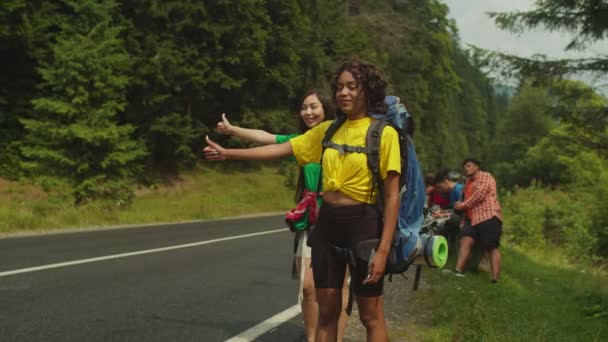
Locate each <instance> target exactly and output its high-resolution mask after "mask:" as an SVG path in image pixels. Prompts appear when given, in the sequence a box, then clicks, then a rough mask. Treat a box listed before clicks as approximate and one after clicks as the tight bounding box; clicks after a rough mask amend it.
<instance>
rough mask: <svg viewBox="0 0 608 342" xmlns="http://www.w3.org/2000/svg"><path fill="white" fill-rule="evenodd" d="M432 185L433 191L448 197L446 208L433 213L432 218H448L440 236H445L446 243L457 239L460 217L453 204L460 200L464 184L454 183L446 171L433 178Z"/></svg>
mask: <svg viewBox="0 0 608 342" xmlns="http://www.w3.org/2000/svg"><path fill="white" fill-rule="evenodd" d="M433 185H434V186H435V189H436V190H437V191H439V192H442V193H446V194H447V196H448V200H449V204H448V207H447V208H446V209H444V210H440V211H438V212H434V213H433V216H434V217H435V218H441V217H443V218H447V217H449V219H448V220H447V221H446V222H445V224H444V229H443V231H442V235H445V237H446V238H447V239H448V241H453V240H455V239H457V235H458V231H459V228H460V220H461V217H462V216H461V213H460V212H459V211H455V210H454V204H455V203H456V202H458V201H461V200H462V192H463V190H464V184H462V183H457V182H455V181H454V180H453V178H452V177H451V173H450V172H449V171H447V170H444V171H442V172H440V173H438V174H437V175H436V176H435V181H434V182H433Z"/></svg>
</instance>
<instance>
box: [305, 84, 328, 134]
mask: <svg viewBox="0 0 608 342" xmlns="http://www.w3.org/2000/svg"><path fill="white" fill-rule="evenodd" d="M310 95H316V96H317V98H318V99H319V102H321V106H323V113H324V114H325V118H324V119H323V121H325V120H333V119H335V118H336V105H335V104H334V101H333V100H332V98H331V96H329V94H327V92H326V91H324V90H321V89H319V88H312V89H309V90H308V91H307V92H305V93H304V95H303V96H302V98H300V103H299V107H298V109H300V108H301V107H302V103H304V100H305V99H306V98H307V97H309V96H310ZM296 115H297V117H298V126H299V129H300V133H306V131H308V130H309V129H310V127H308V126H306V123H305V122H304V120H302V115H300V111H299V110H298V113H297V114H296Z"/></svg>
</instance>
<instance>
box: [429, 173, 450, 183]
mask: <svg viewBox="0 0 608 342" xmlns="http://www.w3.org/2000/svg"><path fill="white" fill-rule="evenodd" d="M445 180H450V181H451V180H452V179H451V178H450V171H448V170H442V171H441V172H439V173H438V174H437V175H436V176H435V179H434V180H433V184H439V183H441V182H443V181H445Z"/></svg>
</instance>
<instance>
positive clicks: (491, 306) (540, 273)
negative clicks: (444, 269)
mask: <svg viewBox="0 0 608 342" xmlns="http://www.w3.org/2000/svg"><path fill="white" fill-rule="evenodd" d="M502 252H503V270H502V274H501V280H500V283H499V284H491V283H490V282H489V275H488V274H487V273H483V272H482V273H477V274H473V273H468V274H467V276H466V277H465V278H456V277H454V276H450V275H445V274H441V273H440V272H427V274H428V277H427V281H428V282H429V283H430V289H428V290H426V291H423V292H422V293H419V296H421V297H420V298H418V299H417V300H416V302H413V303H411V305H420V307H421V312H420V314H421V315H426V319H424V320H420V319H417V320H416V323H411V322H408V323H406V325H405V326H406V327H407V329H410V330H412V331H410V332H407V331H405V330H406V329H404V332H403V334H408V335H410V336H411V334H412V332H415V335H417V336H421V337H422V338H421V340H424V341H607V340H608V287H607V286H606V284H607V283H608V275H607V274H606V272H605V271H603V270H600V269H593V268H590V267H588V266H580V265H579V266H576V265H572V264H568V263H566V262H565V259H564V257H563V255H564V254H563V253H562V252H560V251H558V250H551V251H544V252H541V251H522V250H518V249H514V248H503V249H502ZM422 303H424V305H423V304H422ZM406 320H407V319H406Z"/></svg>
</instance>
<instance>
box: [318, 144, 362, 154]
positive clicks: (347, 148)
mask: <svg viewBox="0 0 608 342" xmlns="http://www.w3.org/2000/svg"><path fill="white" fill-rule="evenodd" d="M323 147H324V148H332V149H334V150H337V151H338V153H340V155H342V154H344V153H346V152H350V153H365V154H369V153H370V151H371V149H370V148H369V147H367V146H365V147H363V146H351V145H346V144H336V143H335V142H333V141H324V142H323Z"/></svg>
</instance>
